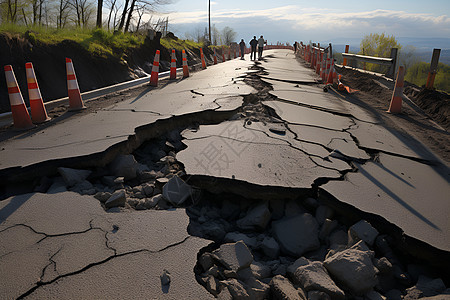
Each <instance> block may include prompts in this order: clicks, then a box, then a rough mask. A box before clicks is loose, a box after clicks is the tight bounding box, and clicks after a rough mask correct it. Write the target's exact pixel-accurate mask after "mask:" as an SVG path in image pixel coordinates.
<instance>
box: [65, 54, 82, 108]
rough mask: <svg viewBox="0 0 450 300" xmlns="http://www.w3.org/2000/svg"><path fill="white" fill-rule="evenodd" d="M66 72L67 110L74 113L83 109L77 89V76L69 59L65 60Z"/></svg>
mask: <svg viewBox="0 0 450 300" xmlns="http://www.w3.org/2000/svg"><path fill="white" fill-rule="evenodd" d="M66 72H67V95H68V96H69V110H70V111H76V110H81V109H85V108H86V106H84V104H83V99H81V93H80V88H79V87H78V81H77V76H76V75H75V69H74V68H73V63H72V60H71V59H70V58H66Z"/></svg>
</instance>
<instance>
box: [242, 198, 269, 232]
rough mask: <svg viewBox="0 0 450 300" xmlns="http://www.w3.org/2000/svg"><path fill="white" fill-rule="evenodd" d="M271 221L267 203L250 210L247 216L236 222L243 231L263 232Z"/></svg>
mask: <svg viewBox="0 0 450 300" xmlns="http://www.w3.org/2000/svg"><path fill="white" fill-rule="evenodd" d="M269 221H270V211H269V208H268V206H267V203H261V204H258V205H256V206H254V207H252V208H250V209H249V210H248V212H247V215H246V216H245V217H243V218H242V219H240V220H238V221H237V222H236V224H237V226H238V227H239V228H240V229H242V230H262V229H265V228H266V226H267V224H268V223H269Z"/></svg>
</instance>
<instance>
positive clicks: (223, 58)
mask: <svg viewBox="0 0 450 300" xmlns="http://www.w3.org/2000/svg"><path fill="white" fill-rule="evenodd" d="M225 61H226V59H225V48H224V47H223V46H222V62H225Z"/></svg>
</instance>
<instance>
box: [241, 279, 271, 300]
mask: <svg viewBox="0 0 450 300" xmlns="http://www.w3.org/2000/svg"><path fill="white" fill-rule="evenodd" d="M245 283H246V284H247V286H248V287H247V292H248V294H249V296H250V299H256V300H259V299H260V300H263V299H268V298H269V291H270V286H269V285H268V284H265V283H264V282H261V281H259V280H257V279H255V278H254V277H251V278H249V279H248V280H247V281H245Z"/></svg>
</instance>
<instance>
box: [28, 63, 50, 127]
mask: <svg viewBox="0 0 450 300" xmlns="http://www.w3.org/2000/svg"><path fill="white" fill-rule="evenodd" d="M25 70H26V72H27V83H28V99H29V100H30V109H31V117H32V119H33V123H44V122H47V121H49V120H50V118H49V117H48V115H47V111H46V110H45V106H44V101H42V96H41V91H40V90H39V85H38V83H37V80H36V75H35V74H34V69H33V64H32V63H26V64H25Z"/></svg>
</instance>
